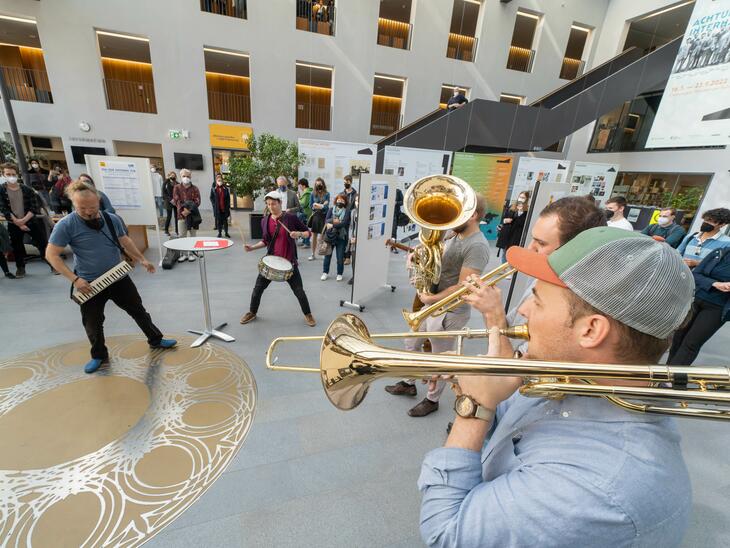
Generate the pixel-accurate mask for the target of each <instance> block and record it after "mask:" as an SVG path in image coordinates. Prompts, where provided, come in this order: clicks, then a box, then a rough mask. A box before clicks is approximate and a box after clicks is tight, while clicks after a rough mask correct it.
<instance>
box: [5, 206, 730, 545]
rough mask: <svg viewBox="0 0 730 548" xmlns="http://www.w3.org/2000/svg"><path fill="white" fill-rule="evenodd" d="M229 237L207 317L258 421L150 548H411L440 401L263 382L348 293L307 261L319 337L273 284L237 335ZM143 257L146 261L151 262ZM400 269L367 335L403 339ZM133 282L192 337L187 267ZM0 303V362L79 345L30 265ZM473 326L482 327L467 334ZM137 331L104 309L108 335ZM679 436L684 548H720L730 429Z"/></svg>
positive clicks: (61, 301)
mask: <svg viewBox="0 0 730 548" xmlns="http://www.w3.org/2000/svg"><path fill="white" fill-rule="evenodd" d="M242 220H244V219H242ZM205 234H211V233H209V232H208V233H205ZM232 236H234V240H235V242H236V247H234V248H231V249H230V250H227V251H223V252H215V253H211V254H210V255H209V258H208V263H207V264H208V279H209V283H210V288H211V306H212V310H213V321H214V323H220V322H223V321H228V322H229V324H230V325H229V326H228V327H227V328H225V331H226V332H228V333H230V334H232V335H233V336H235V337H236V339H237V340H236V342H234V343H230V344H229V345H228V347H229V348H231V349H232V350H234V351H235V352H237V353H238V354H239V355H240V356H242V357H243V359H245V360H246V362H247V363H248V364H249V366H250V367H251V369H252V370H253V372H254V375H255V377H256V381H257V384H258V395H259V405H258V408H257V410H256V418H255V420H254V424H253V427H252V430H251V432H250V434H249V436H248V438H247V440H246V442H245V444H244V446H243V448H242V449H241V451H240V452H239V454H238V456H237V457H236V459H235V461H234V462H233V463H232V465H231V466H230V468H229V469H228V470H227V471H226V473H225V474H224V475H223V476H222V477H221V478H220V479H219V480H218V481H217V482H216V483H215V484H214V485H213V486H212V487H211V488H210V490H209V491H208V492H207V493H206V494H205V495H203V497H201V499H200V500H199V501H198V502H196V503H195V504H194V505H193V506H192V507H191V508H190V509H188V510H187V511H186V512H185V513H184V514H183V515H182V516H181V517H180V518H178V519H177V520H176V521H175V522H174V523H173V524H172V525H170V526H169V527H167V528H166V529H164V530H163V531H162V532H161V533H160V534H159V535H158V536H157V537H155V538H154V539H152V540H151V541H150V542H149V543H148V544H147V546H151V547H168V546H169V547H173V546H174V547H187V546H190V547H199V546H297V547H299V546H317V547H326V546H333V547H335V546H337V547H340V546H353V547H355V546H399V547H406V546H421V541H420V537H419V534H418V512H419V502H420V497H419V493H418V491H417V489H416V479H417V477H418V473H419V468H420V463H421V460H422V458H423V455H424V454H425V453H426V452H427V451H428V450H429V449H431V448H434V447H437V446H438V445H440V444H441V443H442V441H443V439H444V434H445V433H444V427H445V425H446V422H447V421H448V420H450V418H451V415H452V412H451V411H449V409H450V407H451V404H452V401H453V399H452V396H451V394H450V391H447V392H445V397H444V400H443V401H442V407H441V410H440V411H439V412H437V413H434V414H433V415H431V416H429V417H426V418H422V419H412V418H409V417H407V416H406V414H405V413H406V410H407V409H408V408H409V407H410V406H411V405H412V404H413V403H415V400H412V399H405V398H394V397H392V396H388V395H387V394H385V393H384V391H383V389H382V386H383V384H384V382H379V383H377V384H376V385H375V386H374V387H373V389H372V390H371V392H370V394H369V395H368V397H367V399H366V400H365V402H364V403H363V404H362V405H361V406H360V407H359V408H358V409H356V410H354V411H350V412H347V413H343V412H340V411H337V410H336V409H334V408H333V407H332V406H331V405H330V404H329V403H328V401H327V399H326V398H325V396H324V394H323V392H322V388H321V385H320V382H319V379H318V377H317V376H316V375H307V374H293V373H281V372H270V371H267V370H266V369H265V365H264V360H263V356H264V353H265V350H266V348H267V347H268V343H269V341H270V340H271V339H272V338H273V337H275V336H282V335H312V334H321V333H322V332H323V330H324V329H325V328H326V326H327V324H328V323H329V321H330V320H331V319H333V318H334V317H335V316H336V315H337V314H340V313H342V312H344V311H345V310H344V309H342V308H340V307H339V301H340V300H341V299H349V295H350V294H349V286H347V285H345V283H344V282H342V283H337V282H335V281H334V280H333V279H330V280H328V281H327V282H321V281H320V280H319V276H320V274H321V264H322V263H321V261H317V262H314V263H312V262H307V261H306V260H304V261H303V263H302V275H303V277H304V282H305V288H306V289H307V292H308V295H309V299H310V302H311V305H312V310H313V313H314V315H315V317H316V318H317V320H318V322H319V325H318V326H317V327H316V328H314V329H311V328H308V327H307V326H306V325H305V324H304V321H303V318H302V316H301V314H300V311H299V308H298V306H297V301H296V299H295V298H294V297H293V295H292V294H291V292H290V290H289V288H288V286H287V285H285V284H272V286H271V287H270V288H269V289H268V290H267V292H266V293H265V295H264V298H263V302H262V306H261V309H260V311H259V315H260V317H259V319H258V320H257V321H256V322H254V323H252V324H249V325H247V326H241V325H239V323H238V319H239V317H240V316H241V314H242V313H243V312H245V311H246V310H247V309H248V301H249V296H250V291H251V288H252V285H253V282H254V279H255V276H256V264H257V260H258V257H259V255H260V253H261V252H259V253H251V254H245V253H244V251H243V249H242V247H241V235H240V233H239V231H238V229H234V230H233V231H232ZM148 257H150V259H152V258H153V257H156V255H155V254H154V253H152V252H148ZM495 264H496V263H495ZM346 268H348V267H346ZM403 270H404V255H403V254H400V255H397V256H396V255H394V256H393V257H392V260H391V282H392V283H393V284H394V285H396V286H397V290H396V291H395V293H393V294H391V293H390V292H388V291H385V290H384V291H383V292H382V293H380V294H379V295H377V296H376V297H375V298H373V299H372V300H370V301H369V302H367V303H366V304H367V306H368V307H367V309H366V310H365V312H363V313H362V314H361V316H362V317H363V318H364V320H365V322H366V323H367V325H368V327H369V328H370V329H371V332H376V331H396V330H397V331H403V330H404V324H403V320H402V318H401V316H400V309H401V308H403V307H410V304H411V301H412V295H413V293H412V290H411V289H410V288H409V287H408V286H407V283H406V277H405V274H404V272H403ZM333 272H334V269H333ZM349 273H350V271H349V268H348V270H346V274H347V275H349ZM348 277H349V276H348ZM345 279H347V277H346V278H345ZM134 280H135V283H137V285H138V287H139V288H140V292H141V294H142V297H143V299H144V302H145V305H146V306H147V308H148V310H149V311H150V313H151V314H152V316H153V318H154V319H155V321H156V323H157V324H158V325H159V326H160V327H161V328H162V329H163V331H165V332H166V333H181V332H184V331H185V330H186V329H188V328H199V327H201V326H202V321H203V320H202V312H201V310H202V309H201V297H200V283H199V275H198V266H197V264H189V263H184V264H180V265H177V266H176V267H175V269H174V270H172V271H159V272H158V273H157V274H155V275H147V274H145V273H143V272H141V271H140V270H139V269H137V271H136V272H135V273H134ZM0 301H1V303H2V309H3V313H4V314H3V316H4V322H3V327H2V344H1V345H0V357H6V356H12V355H15V354H19V353H22V352H27V351H30V350H34V349H36V348H40V347H44V346H52V345H56V344H61V343H67V342H70V341H75V340H80V339H83V330H82V328H81V325H80V321H79V315H78V310H77V307H76V305H74V304H73V303H71V302H70V301H69V299H68V285H67V283H66V282H65V280H63V279H60V278H58V277H51V276H50V275H48V271H47V267H45V266H44V265H42V264H40V263H38V262H32V263H31V264H29V266H28V276H27V278H25V279H24V280H18V281H15V282H14V281H10V280H5V279H4V278H3V279H0ZM29 303H35V305H33V306H29ZM472 324H473V325H474V326H476V327H479V322H478V321H475V320H473V321H472ZM135 330H136V326H134V324H133V323H132V322H131V321H130V320H129V319H128V318H127V317H126V316H125V315H124V314H123V313H121V312H120V311H119V310H118V309H116V308H115V307H114V306H113V305H109V307H108V308H107V319H106V332H107V333H109V334H123V333H133V332H135ZM729 341H730V331H729V330H728V328H727V327H726V328H725V329H723V330H722V331H721V332H720V333H718V334H717V335H716V336H715V337H714V338H713V339H712V340H711V341H710V342H709V343H708V344H707V345H706V347H705V349H704V352H703V354H701V355H700V358H699V359H698V363H701V364H705V365H715V364H716V365H720V364H723V365H728V361H729V360H728V359H727V356H728V351H727V348H728V342H729ZM214 344H218V343H214ZM221 344H225V343H221ZM478 348H479V346H477V345H476V343H474V342H470V343H469V344H468V345H467V351H474V352H476V351H477V349H478ZM283 358H286V359H297V360H303V361H306V362H307V363H308V364H309V365H311V366H315V365H316V361H317V346H316V345H315V344H306V345H305V344H302V345H301V346H299V347H296V348H292V349H291V351H290V352H288V353H284V354H283ZM420 393H421V394H423V393H424V391H423V390H421V392H420ZM386 396H387V397H386ZM680 428H681V430H682V433H683V436H684V438H683V439H684V441H683V443H684V452H685V457H686V460H687V463H688V466H689V469H690V473H691V475H692V480H693V490H694V504H695V507H694V513H693V516H692V523H691V527H690V530H689V532H688V534H687V537H686V539H685V545H686V546H727V545H730V523H729V521H728V517H729V516H730V510H728V508H727V504H726V500H727V497H726V493H727V492H728V487H729V484H730V480H728V473H729V472H730V465H729V464H728V462H727V461H726V460H725V458H726V448H727V446H728V442H729V441H730V425H728V424H724V423H719V422H709V421H690V420H683V421H681V423H680ZM723 448H725V449H723ZM556 511H559V509H556Z"/></svg>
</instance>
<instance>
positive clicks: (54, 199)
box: [47, 166, 61, 213]
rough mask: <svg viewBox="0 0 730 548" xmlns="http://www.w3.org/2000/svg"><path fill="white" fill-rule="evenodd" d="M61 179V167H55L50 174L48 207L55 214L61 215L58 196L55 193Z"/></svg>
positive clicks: (48, 179)
mask: <svg viewBox="0 0 730 548" xmlns="http://www.w3.org/2000/svg"><path fill="white" fill-rule="evenodd" d="M59 177H61V166H53V169H51V170H50V171H49V172H48V178H47V181H48V184H47V186H48V194H49V196H48V205H49V206H50V208H51V211H53V212H55V213H61V210H60V204H59V203H58V196H57V195H56V193H55V192H54V189H55V188H56V183H57V182H58V179H59Z"/></svg>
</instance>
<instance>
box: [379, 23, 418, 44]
mask: <svg viewBox="0 0 730 548" xmlns="http://www.w3.org/2000/svg"><path fill="white" fill-rule="evenodd" d="M411 30H413V25H412V24H411V23H405V22H403V21H395V20H394V19H385V18H383V17H380V18H378V45H379V46H388V47H390V48H397V49H411Z"/></svg>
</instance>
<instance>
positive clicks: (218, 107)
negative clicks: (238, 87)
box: [208, 90, 251, 124]
mask: <svg viewBox="0 0 730 548" xmlns="http://www.w3.org/2000/svg"><path fill="white" fill-rule="evenodd" d="M208 118H209V119H211V120H227V121H229V122H245V123H248V124H250V123H251V97H250V96H248V95H241V94H240V93H223V92H220V91H210V90H208Z"/></svg>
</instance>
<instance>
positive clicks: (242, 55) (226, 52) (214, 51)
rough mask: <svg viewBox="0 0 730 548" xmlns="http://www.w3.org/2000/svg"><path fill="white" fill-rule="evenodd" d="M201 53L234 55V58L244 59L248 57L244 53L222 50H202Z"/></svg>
mask: <svg viewBox="0 0 730 548" xmlns="http://www.w3.org/2000/svg"><path fill="white" fill-rule="evenodd" d="M203 51H209V52H210V53H222V54H223V55H235V56H236V57H245V58H247V59H248V58H249V57H250V56H249V55H247V54H245V53H238V52H233V51H226V50H223V49H214V48H203Z"/></svg>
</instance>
